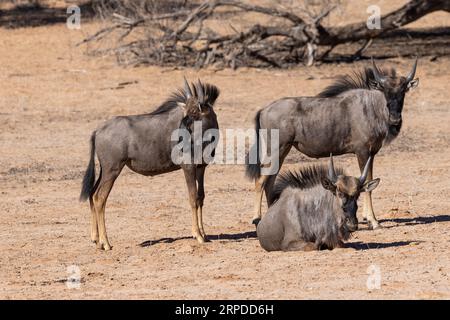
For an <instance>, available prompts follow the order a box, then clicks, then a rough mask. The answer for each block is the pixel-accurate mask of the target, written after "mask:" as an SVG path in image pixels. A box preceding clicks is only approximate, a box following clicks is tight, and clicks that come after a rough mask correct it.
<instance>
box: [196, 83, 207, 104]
mask: <svg viewBox="0 0 450 320" xmlns="http://www.w3.org/2000/svg"><path fill="white" fill-rule="evenodd" d="M195 87H196V89H197V90H196V91H197V96H198V101H199V102H200V103H203V102H205V101H203V100H204V99H205V93H204V92H203V85H202V83H201V82H200V79H198V82H197V84H196V86H195Z"/></svg>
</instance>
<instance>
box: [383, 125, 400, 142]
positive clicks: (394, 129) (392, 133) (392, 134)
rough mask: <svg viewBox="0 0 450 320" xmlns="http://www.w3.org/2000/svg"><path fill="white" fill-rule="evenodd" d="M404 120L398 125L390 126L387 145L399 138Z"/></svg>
mask: <svg viewBox="0 0 450 320" xmlns="http://www.w3.org/2000/svg"><path fill="white" fill-rule="evenodd" d="M402 123H403V120H400V122H399V123H398V124H390V125H389V131H388V135H387V137H386V139H385V141H386V143H390V142H391V141H392V140H394V139H395V138H397V136H398V135H399V134H400V129H401V128H402Z"/></svg>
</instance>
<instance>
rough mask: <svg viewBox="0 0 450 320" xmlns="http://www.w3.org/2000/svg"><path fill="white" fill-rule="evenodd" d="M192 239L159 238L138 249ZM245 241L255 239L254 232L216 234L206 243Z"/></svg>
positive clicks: (145, 242) (146, 242) (210, 236)
mask: <svg viewBox="0 0 450 320" xmlns="http://www.w3.org/2000/svg"><path fill="white" fill-rule="evenodd" d="M188 239H192V237H176V238H161V239H157V240H147V241H144V242H142V243H141V244H139V246H140V247H151V246H153V245H155V244H158V243H172V242H175V241H180V240H188ZM245 239H256V231H247V232H241V233H232V234H216V235H208V240H207V241H208V242H211V241H223V240H228V241H236V242H238V241H242V240H245Z"/></svg>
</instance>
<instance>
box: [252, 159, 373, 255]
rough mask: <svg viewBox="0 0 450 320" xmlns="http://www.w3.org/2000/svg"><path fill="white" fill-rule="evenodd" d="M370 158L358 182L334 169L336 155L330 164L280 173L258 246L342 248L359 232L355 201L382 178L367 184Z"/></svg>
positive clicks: (270, 248) (307, 248)
mask: <svg viewBox="0 0 450 320" xmlns="http://www.w3.org/2000/svg"><path fill="white" fill-rule="evenodd" d="M371 159H372V158H369V160H368V161H367V163H366V165H365V167H364V170H363V173H362V175H361V177H360V178H354V177H350V176H346V175H345V174H344V170H342V168H336V169H335V168H334V165H333V156H330V164H329V168H328V172H327V168H326V166H323V165H321V166H312V167H308V168H302V169H301V170H299V171H298V172H290V171H288V172H286V173H282V174H281V175H280V176H279V178H278V179H277V182H276V183H275V186H274V188H273V190H272V193H271V195H270V198H271V202H272V204H271V206H270V207H269V210H268V211H267V214H265V215H264V217H263V218H262V219H261V221H260V222H259V224H258V226H257V229H256V232H257V234H258V239H259V243H260V244H261V246H262V247H263V248H264V249H265V250H267V251H275V250H283V251H297V250H304V251H310V250H319V249H325V248H327V249H330V250H331V249H334V248H336V247H342V246H343V240H347V239H348V238H349V236H350V233H351V232H353V231H356V230H357V229H358V219H357V218H356V211H357V210H358V205H357V200H358V197H359V194H360V192H363V191H365V192H370V191H372V190H373V189H375V188H376V187H377V186H378V183H379V182H380V179H375V180H370V181H368V182H366V178H367V174H368V171H369V167H370V163H371Z"/></svg>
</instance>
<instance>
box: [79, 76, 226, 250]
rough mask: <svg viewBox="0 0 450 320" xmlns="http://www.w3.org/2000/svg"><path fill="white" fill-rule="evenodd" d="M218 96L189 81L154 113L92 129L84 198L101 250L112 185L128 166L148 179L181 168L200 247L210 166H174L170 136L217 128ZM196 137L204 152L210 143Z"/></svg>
mask: <svg viewBox="0 0 450 320" xmlns="http://www.w3.org/2000/svg"><path fill="white" fill-rule="evenodd" d="M218 96H219V89H218V88H217V87H215V86H213V85H210V84H202V83H201V82H200V80H199V81H198V83H197V84H195V85H194V84H192V88H191V87H190V86H189V84H188V83H187V81H186V79H185V85H184V89H183V90H180V91H178V92H175V93H174V94H172V96H171V97H170V98H169V99H168V100H167V101H166V102H164V103H163V104H162V105H161V106H160V107H159V108H157V109H156V110H155V111H153V112H151V113H148V114H141V115H134V116H124V117H116V118H113V119H111V120H109V121H108V122H106V123H105V124H104V125H103V126H101V127H100V128H98V129H97V130H96V131H94V133H93V134H92V137H91V158H90V161H89V165H88V167H87V170H86V174H85V176H84V179H83V185H82V190H81V196H80V200H86V199H87V198H89V201H90V206H91V212H92V220H91V239H92V241H94V242H96V243H97V246H98V248H99V249H102V248H103V249H104V250H110V249H111V245H110V244H109V241H108V238H107V235H106V227H105V205H106V200H107V198H108V195H109V193H110V191H111V188H112V187H113V184H114V181H115V180H116V178H117V177H118V176H119V174H120V172H121V170H122V169H123V167H124V166H125V165H126V166H127V167H129V168H130V169H131V170H133V171H135V172H137V173H140V174H142V175H146V176H154V175H158V174H162V173H166V172H170V171H174V170H178V169H180V168H181V169H183V172H184V176H185V178H186V184H187V187H188V193H189V200H190V205H191V208H192V235H193V236H194V237H195V238H196V239H197V240H198V241H199V242H200V243H202V242H204V241H205V237H206V235H205V231H204V229H203V219H202V207H203V200H204V198H205V192H204V186H203V178H204V173H205V168H206V165H207V164H206V163H205V162H204V161H200V163H198V162H192V164H189V163H186V162H188V161H186V162H185V163H181V164H179V165H177V164H175V163H174V162H173V161H172V157H171V154H172V150H173V148H174V145H175V144H177V141H172V138H171V136H172V134H173V132H174V131H175V130H177V129H179V128H184V129H187V130H189V131H190V132H192V127H193V126H194V122H195V123H201V127H202V128H201V129H202V132H205V131H206V130H208V129H218V123H217V118H216V114H215V113H214V110H213V105H214V103H215V101H216V99H217V97H218ZM195 139H196V138H194V139H192V140H191V143H201V146H202V148H205V147H206V146H207V145H208V144H207V143H204V142H203V141H194V140H195ZM200 139H202V137H200ZM213 152H214V151H213ZM95 154H97V158H98V160H99V162H100V174H99V177H98V179H97V182H95V184H94V181H95V163H94V158H95ZM175 162H176V161H175Z"/></svg>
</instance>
